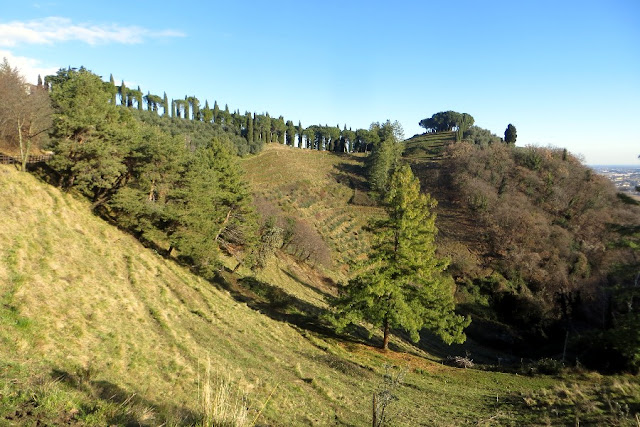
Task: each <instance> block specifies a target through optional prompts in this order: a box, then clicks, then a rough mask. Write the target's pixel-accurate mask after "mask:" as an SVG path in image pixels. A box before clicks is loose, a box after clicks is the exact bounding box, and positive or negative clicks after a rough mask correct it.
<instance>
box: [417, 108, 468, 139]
mask: <svg viewBox="0 0 640 427" xmlns="http://www.w3.org/2000/svg"><path fill="white" fill-rule="evenodd" d="M473 123H474V119H473V116H471V115H470V114H467V113H458V112H456V111H451V110H449V111H441V112H439V113H436V114H434V115H433V116H431V117H429V118H426V119H422V120H420V122H419V123H418V124H419V125H420V126H422V127H423V128H425V130H426V132H446V131H451V130H458V131H460V130H461V132H460V136H462V135H463V134H464V132H465V130H466V129H468V128H469V127H470V126H472V125H473Z"/></svg>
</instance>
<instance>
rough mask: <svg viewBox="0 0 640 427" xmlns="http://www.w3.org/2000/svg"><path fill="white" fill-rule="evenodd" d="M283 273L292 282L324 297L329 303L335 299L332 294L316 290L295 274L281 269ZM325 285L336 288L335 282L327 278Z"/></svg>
mask: <svg viewBox="0 0 640 427" xmlns="http://www.w3.org/2000/svg"><path fill="white" fill-rule="evenodd" d="M281 271H282V272H283V273H284V274H286V275H287V276H289V277H290V278H291V279H292V280H294V281H295V282H296V283H299V284H300V285H302V286H304V287H305V288H307V289H309V290H311V291H313V292H315V293H317V294H320V295H322V296H323V297H324V298H325V299H326V300H327V301H331V298H333V296H332V295H331V294H328V293H327V292H324V291H322V290H320V289H318V288H316V287H315V286H312V285H310V284H308V283H307V282H305V281H304V280H302V279H300V278H299V277H298V276H296V275H295V274H293V273H291V272H289V271H287V270H284V269H281ZM325 284H326V285H327V286H335V283H333V281H332V280H331V279H329V278H325Z"/></svg>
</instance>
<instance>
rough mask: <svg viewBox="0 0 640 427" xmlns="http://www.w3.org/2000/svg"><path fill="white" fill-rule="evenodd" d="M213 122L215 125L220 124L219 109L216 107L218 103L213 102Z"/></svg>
mask: <svg viewBox="0 0 640 427" xmlns="http://www.w3.org/2000/svg"><path fill="white" fill-rule="evenodd" d="M213 121H214V122H215V123H217V124H220V123H222V117H221V116H220V107H218V101H213Z"/></svg>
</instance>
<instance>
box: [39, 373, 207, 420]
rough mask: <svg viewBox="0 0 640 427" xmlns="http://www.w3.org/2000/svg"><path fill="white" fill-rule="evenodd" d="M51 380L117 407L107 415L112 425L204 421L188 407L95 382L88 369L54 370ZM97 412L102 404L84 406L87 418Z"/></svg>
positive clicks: (99, 381) (103, 381) (82, 408)
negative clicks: (157, 400) (159, 402)
mask: <svg viewBox="0 0 640 427" xmlns="http://www.w3.org/2000/svg"><path fill="white" fill-rule="evenodd" d="M51 377H52V379H53V380H55V381H59V382H60V383H62V384H65V385H66V386H68V387H70V388H72V389H75V390H77V391H80V392H82V393H84V394H85V395H86V396H87V397H89V398H90V399H91V400H93V401H101V402H104V403H111V404H114V405H116V409H115V410H114V411H111V412H109V411H107V412H105V413H104V415H105V417H106V420H105V421H106V422H107V424H108V425H125V426H146V425H149V426H151V425H162V424H167V423H177V424H181V425H195V424H196V423H198V422H200V421H201V420H202V415H201V414H197V413H194V412H193V411H191V410H189V409H186V408H184V407H180V406H174V405H159V404H156V403H154V402H151V401H149V400H147V399H144V398H142V397H140V396H138V395H137V394H136V393H135V392H129V391H127V390H125V389H124V388H122V387H121V386H119V385H117V384H114V383H112V382H109V381H106V380H94V379H91V373H90V371H88V370H80V371H78V372H76V373H71V372H68V371H65V370H62V369H53V370H52V371H51ZM97 411H100V407H99V405H97V404H95V403H91V401H90V402H88V403H85V404H83V405H82V407H81V414H82V415H85V416H86V415H90V414H92V413H94V412H97Z"/></svg>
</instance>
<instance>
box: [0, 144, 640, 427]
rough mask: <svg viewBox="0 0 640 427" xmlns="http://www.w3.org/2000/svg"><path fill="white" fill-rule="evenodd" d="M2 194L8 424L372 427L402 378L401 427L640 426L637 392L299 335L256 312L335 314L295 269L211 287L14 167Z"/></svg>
mask: <svg viewBox="0 0 640 427" xmlns="http://www.w3.org/2000/svg"><path fill="white" fill-rule="evenodd" d="M276 152H277V151H276ZM265 154H266V155H267V156H268V155H269V151H267V152H266V153H265ZM301 154H302V153H301ZM262 157H263V156H258V157H256V159H260V158H262ZM327 157H328V156H327ZM332 161H333V160H332ZM327 162H329V163H330V162H331V161H329V160H327ZM327 179H328V178H327ZM0 194H1V195H2V197H0V212H1V213H2V216H1V221H0V425H25V424H26V425H37V424H48V425H61V424H68V425H114V424H115V425H194V424H199V425H204V424H206V425H212V424H213V425H234V424H238V423H239V422H240V421H242V420H245V422H244V424H245V425H251V424H258V425H282V426H290V425H318V426H320V425H369V424H370V422H371V421H370V420H371V417H370V406H371V396H372V393H373V392H374V391H375V390H379V388H380V387H381V385H382V384H383V382H384V381H383V378H384V374H385V366H390V367H391V368H389V369H391V371H392V372H393V373H394V374H396V375H397V373H399V372H403V373H404V377H403V381H402V382H401V384H400V385H399V386H398V387H397V388H395V389H393V390H392V391H393V393H394V395H396V396H397V397H398V400H397V401H394V402H393V403H392V404H391V405H390V406H389V408H388V414H389V416H390V417H391V421H390V422H391V424H392V425H461V424H482V425H504V424H510V425H523V424H528V425H536V424H538V425H544V424H548V423H551V424H572V425H573V424H574V423H575V422H576V420H578V419H579V420H581V421H582V422H583V423H588V422H592V423H598V422H600V423H602V422H616V423H618V424H625V423H626V424H629V423H630V422H631V420H632V417H633V414H634V411H635V410H637V409H638V408H637V407H636V406H634V405H635V403H634V402H637V399H636V398H635V397H634V396H637V395H638V394H639V393H640V390H639V387H638V385H637V384H636V383H635V382H633V381H630V380H629V379H627V378H621V377H620V378H618V377H616V378H613V377H611V378H608V377H600V376H598V375H591V374H584V375H573V376H565V377H563V378H560V379H558V378H553V377H549V376H532V377H529V376H522V375H520V376H517V375H512V374H505V373H498V372H485V371H481V370H464V369H457V368H452V367H447V366H443V365H441V364H439V363H434V362H432V361H430V360H428V359H427V358H425V357H423V356H426V355H425V354H423V353H421V352H420V351H418V350H417V349H414V348H412V347H411V346H409V345H408V344H406V343H403V342H401V340H396V341H395V344H394V348H395V349H396V350H398V349H405V351H398V352H389V353H383V352H380V351H377V350H375V349H372V348H371V347H368V346H366V345H363V344H362V343H360V342H357V341H345V340H342V339H338V338H336V337H333V336H327V335H323V334H321V333H319V332H314V331H313V330H311V329H306V328H305V327H303V326H296V324H297V323H296V322H292V321H290V320H291V318H289V317H286V316H284V317H278V316H275V315H274V313H273V312H271V311H269V310H268V307H264V306H261V305H260V304H257V302H260V301H261V298H264V299H265V300H269V298H271V297H273V295H276V296H278V301H279V302H280V303H282V304H285V305H286V304H289V303H290V302H291V301H298V302H300V301H301V302H305V303H306V304H298V305H297V306H296V307H298V309H299V310H301V312H299V313H298V314H304V310H308V308H304V307H307V306H312V307H318V308H319V309H320V308H322V305H323V304H326V302H325V301H324V298H323V296H322V292H320V291H321V289H319V288H316V287H315V286H314V284H315V283H316V282H318V281H320V280H321V278H322V277H321V275H319V274H318V273H317V272H315V271H313V270H312V269H310V268H309V267H307V266H304V265H302V264H296V262H294V261H293V260H287V259H286V258H282V259H280V260H278V261H277V262H273V263H271V264H270V265H269V266H268V267H267V268H266V269H265V271H263V272H262V273H260V275H259V276H258V277H257V278H254V277H250V276H249V275H248V272H246V271H242V270H240V274H239V275H231V274H230V273H224V275H223V277H224V278H223V279H220V280H219V282H217V283H210V282H206V281H204V280H202V279H199V278H198V277H195V276H193V275H192V274H191V273H190V272H189V271H188V270H186V269H185V268H183V267H181V266H179V265H177V264H175V263H174V262H173V261H171V260H167V259H164V258H162V257H160V256H159V255H157V254H156V253H154V252H153V251H150V250H148V249H145V248H144V247H142V246H141V245H140V244H139V243H138V242H137V241H136V240H134V239H133V238H132V237H130V236H129V235H127V234H124V233H122V232H120V231H119V230H117V229H115V228H114V227H112V226H110V225H108V224H106V223H105V222H103V221H102V220H100V219H98V218H96V217H95V216H93V215H92V214H91V213H90V208H89V205H88V203H85V202H83V201H78V200H76V199H75V198H73V197H72V196H71V195H69V194H64V193H61V192H60V191H58V190H57V189H55V188H52V187H50V186H47V185H45V184H42V183H40V182H39V181H37V180H36V179H35V178H34V177H32V176H30V175H28V174H23V173H18V172H17V171H16V170H15V169H14V168H12V167H6V166H2V167H0ZM346 197H347V195H346V193H345V195H344V198H346ZM317 203H319V202H317ZM323 203H326V202H323ZM278 286H280V287H279V288H278V289H280V291H279V293H278V292H275V291H274V290H273V289H274V288H276V287H278ZM239 287H242V288H243V290H242V291H239V290H238V288H239ZM294 305H295V304H294ZM301 307H302V308H301ZM263 312H264V314H263ZM634 399H635V400H634ZM243 408H248V409H247V410H245V409H243ZM225 411H226V413H227V415H225V414H223V413H222V412H225ZM625 411H626V412H625ZM240 425H242V424H240Z"/></svg>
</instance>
